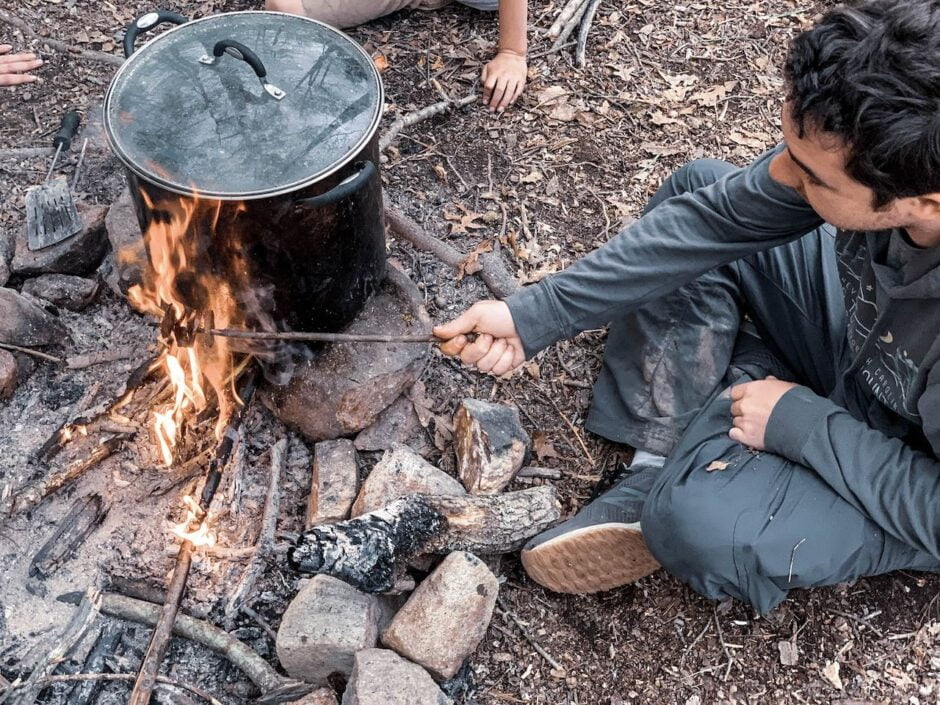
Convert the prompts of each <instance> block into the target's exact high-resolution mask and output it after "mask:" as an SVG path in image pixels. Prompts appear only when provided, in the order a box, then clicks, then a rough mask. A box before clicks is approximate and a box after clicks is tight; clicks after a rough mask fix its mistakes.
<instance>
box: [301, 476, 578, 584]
mask: <svg viewBox="0 0 940 705" xmlns="http://www.w3.org/2000/svg"><path fill="white" fill-rule="evenodd" d="M560 518H561V506H560V504H559V502H558V497H557V495H556V493H555V488H554V487H551V486H549V485H543V486H541V487H533V488H530V489H527V490H521V491H519V492H508V493H506V494H501V495H490V496H469V495H466V496H463V495H457V496H444V495H424V494H410V495H407V496H405V497H402V498H401V499H398V500H395V501H394V502H392V503H391V504H388V505H386V506H385V507H383V508H382V509H379V510H376V511H374V512H370V513H368V514H363V515H362V516H358V517H356V518H355V519H350V520H349V521H344V522H340V523H338V524H331V525H327V526H317V527H313V528H312V529H308V530H307V531H305V532H304V533H303V534H301V535H300V537H299V538H298V539H297V542H296V543H295V545H294V546H293V547H291V549H290V550H289V551H288V554H287V557H288V560H289V562H290V564H291V566H293V567H294V568H295V569H296V570H298V571H300V572H302V573H326V574H327V575H332V576H333V577H336V578H339V579H341V580H344V581H346V582H347V583H349V584H351V585H353V586H355V587H357V588H359V589H360V590H363V591H365V592H387V591H389V590H391V589H392V588H393V587H394V585H395V582H396V580H397V579H398V578H399V577H400V576H401V575H402V573H403V571H404V569H405V566H406V565H407V564H408V562H409V561H410V560H411V559H413V558H415V557H416V556H419V555H422V554H425V553H432V554H433V553H450V552H452V551H468V552H470V553H476V554H492V553H508V552H510V551H515V550H517V549H518V548H519V547H520V546H522V544H523V543H525V541H526V540H527V539H529V538H530V537H532V536H534V535H535V534H537V533H539V532H541V531H544V530H545V529H547V528H548V527H550V526H551V525H552V524H554V523H555V522H557V521H558V519H560Z"/></svg>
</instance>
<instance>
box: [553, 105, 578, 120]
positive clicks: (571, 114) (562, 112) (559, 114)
mask: <svg viewBox="0 0 940 705" xmlns="http://www.w3.org/2000/svg"><path fill="white" fill-rule="evenodd" d="M577 114H578V109H577V108H576V107H574V106H573V105H571V104H570V103H560V104H559V105H557V106H555V108H554V109H553V110H552V111H551V112H550V113H549V114H548V116H549V117H550V118H552V119H553V120H560V121H561V122H571V121H572V120H574V118H575V116H576V115H577Z"/></svg>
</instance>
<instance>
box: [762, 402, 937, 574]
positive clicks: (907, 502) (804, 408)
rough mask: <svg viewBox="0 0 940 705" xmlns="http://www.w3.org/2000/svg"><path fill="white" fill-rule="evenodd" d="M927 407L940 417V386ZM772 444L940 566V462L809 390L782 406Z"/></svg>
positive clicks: (769, 434) (772, 427)
mask: <svg viewBox="0 0 940 705" xmlns="http://www.w3.org/2000/svg"><path fill="white" fill-rule="evenodd" d="M919 406H920V407H921V413H923V412H924V411H926V410H927V409H933V411H934V413H935V414H936V413H937V412H940V385H935V386H932V387H928V389H927V391H926V392H925V393H924V394H923V395H922V396H921V399H920V402H919ZM924 418H926V417H924ZM925 431H927V433H928V440H929V441H930V443H931V445H932V447H933V449H934V453H936V452H937V448H938V446H940V437H938V436H937V434H936V431H934V433H933V434H931V432H930V431H929V429H928V428H927V427H925ZM931 435H933V437H930V436H931ZM765 444H766V446H767V450H769V451H772V452H774V453H777V454H779V455H782V456H783V457H785V458H787V459H789V460H792V461H793V462H796V463H800V464H801V465H805V466H807V467H809V468H812V469H813V470H814V471H815V472H816V473H817V474H818V475H819V476H820V477H821V478H822V479H823V480H824V481H825V482H827V483H828V484H829V486H830V487H832V489H833V490H835V491H836V493H838V494H839V495H840V496H841V497H842V498H843V499H844V500H846V501H847V502H849V503H850V504H852V505H853V506H854V507H856V508H857V509H858V510H859V511H861V512H863V513H864V514H866V515H867V516H869V517H871V519H872V521H874V522H875V523H876V524H877V525H878V526H879V527H881V528H882V529H883V530H884V531H885V532H886V533H888V534H890V535H891V536H894V537H895V538H897V539H899V540H900V541H903V542H904V543H906V544H907V545H908V546H912V547H914V548H916V549H918V550H921V551H926V552H927V553H929V554H930V555H932V556H934V557H935V558H937V559H938V560H940V511H938V507H940V462H938V461H937V459H936V457H934V456H931V455H929V454H927V453H921V452H918V451H916V450H913V449H912V448H910V446H908V445H907V444H906V443H904V441H902V440H900V439H898V438H889V437H888V436H886V435H884V434H883V433H882V432H881V431H876V430H875V429H873V428H871V427H870V426H868V425H867V424H866V423H864V422H862V421H859V420H857V419H855V418H854V417H853V416H852V415H851V414H849V412H848V411H846V410H845V409H843V408H842V407H840V406H838V405H836V404H835V403H833V402H831V401H830V400H828V399H825V398H823V397H820V396H817V395H816V394H814V393H813V392H812V391H810V390H809V389H807V388H806V387H794V388H793V389H791V390H790V391H788V392H787V393H786V394H784V395H783V397H781V399H780V401H778V402H777V405H776V406H775V407H774V410H773V413H772V414H771V416H770V420H769V421H768V423H767V431H766V434H765Z"/></svg>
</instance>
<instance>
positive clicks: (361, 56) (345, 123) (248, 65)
mask: <svg viewBox="0 0 940 705" xmlns="http://www.w3.org/2000/svg"><path fill="white" fill-rule="evenodd" d="M163 22H172V23H175V24H177V25H179V26H177V27H174V28H173V29H171V30H169V31H167V32H165V33H163V34H161V35H160V36H158V37H157V38H156V39H153V40H152V41H150V42H148V43H147V44H146V45H144V46H142V47H140V49H138V50H137V51H134V43H135V40H136V39H137V37H138V35H140V34H141V33H144V32H146V31H148V30H150V29H152V28H154V27H156V26H157V25H158V24H160V23H163ZM124 51H125V54H126V55H127V57H128V59H127V61H126V62H125V63H124V65H123V66H122V67H121V68H120V69H119V70H118V72H117V74H116V75H115V77H114V80H113V81H112V82H111V85H110V87H109V88H108V92H107V95H106V97H105V102H104V120H105V129H106V131H107V135H108V139H109V141H110V143H111V147H112V148H113V149H114V152H115V153H116V154H117V156H118V157H119V158H120V160H121V161H122V162H123V163H124V165H125V166H126V167H127V170H128V173H129V177H130V182H131V191H132V193H133V194H134V197H135V199H136V200H135V204H136V207H137V215H138V219H139V220H140V224H141V227H142V228H144V230H145V231H146V229H147V228H148V226H150V224H151V222H152V221H154V220H158V221H159V219H161V218H164V219H165V218H166V217H167V213H170V212H178V209H179V206H180V205H181V204H183V205H188V206H193V205H198V206H200V208H199V209H198V212H199V213H201V214H205V213H209V214H211V215H209V216H205V217H197V218H195V219H194V220H193V221H192V222H191V223H190V226H189V228H188V232H187V233H186V237H187V238H194V239H195V242H196V245H197V247H196V248H195V251H196V252H197V255H196V256H197V259H198V262H196V263H195V265H196V271H205V270H206V268H210V269H211V270H212V271H213V272H214V273H216V274H218V275H221V276H225V275H226V273H231V274H232V275H233V276H241V275H244V274H245V269H246V268H247V269H248V272H247V274H248V279H249V280H250V281H251V282H252V286H253V287H254V288H255V292H254V293H255V295H256V300H257V294H258V293H259V292H260V295H261V298H262V299H264V300H265V302H266V303H265V307H266V308H267V309H269V310H267V311H265V313H266V314H269V315H270V316H271V317H273V319H274V320H275V322H277V324H278V325H279V327H290V328H296V329H304V330H336V329H338V328H340V327H342V326H343V325H345V324H346V323H348V322H349V321H351V320H352V319H353V318H354V317H355V315H356V313H357V312H358V311H359V309H360V308H361V306H362V304H363V303H364V302H365V300H366V299H367V298H368V297H369V296H370V295H371V294H372V293H373V292H374V291H375V290H376V287H377V286H378V284H379V283H380V282H381V280H382V278H383V277H384V273H385V236H384V223H383V215H382V192H381V181H380V178H379V174H378V170H377V168H376V165H377V164H378V156H379V155H378V146H377V144H378V142H377V135H376V133H377V130H378V124H379V119H380V117H381V112H382V101H383V91H382V83H381V79H380V77H379V74H378V71H377V70H376V68H375V66H374V64H373V62H372V60H371V58H370V57H369V55H368V54H366V52H365V51H363V50H362V48H361V47H359V46H358V45H357V44H356V43H355V42H353V41H352V40H351V39H350V38H349V37H347V36H346V35H344V34H343V33H341V32H339V31H337V30H335V29H333V28H331V27H329V26H327V25H325V24H323V23H320V22H317V21H314V20H310V19H307V18H305V17H297V16H293V15H286V14H281V13H275V12H233V13H228V14H224V15H216V16H211V17H206V18H203V19H199V20H194V21H187V20H186V18H185V17H182V16H180V15H177V14H175V13H171V12H153V13H149V14H147V15H144V16H142V17H140V18H138V19H137V20H136V21H135V22H133V23H131V25H130V26H129V27H128V31H127V35H126V38H125V42H124ZM207 204H208V205H212V206H216V207H217V209H216V208H208V209H207V208H204V207H203V206H205V205H207ZM197 279H198V278H197ZM176 288H177V294H178V295H179V297H180V298H181V299H182V300H183V301H184V302H185V303H186V305H187V307H189V308H191V309H192V310H194V311H197V312H198V311H199V310H200V309H201V308H202V307H203V305H204V304H205V300H206V296H207V294H208V293H209V292H206V291H204V290H203V289H204V287H200V285H199V283H198V281H192V280H190V281H186V280H185V278H183V280H181V281H178V282H177V284H176ZM251 314H252V312H248V315H246V318H245V321H246V324H248V325H251V324H252V323H253V322H254V323H257V320H254V321H253V320H252V315H251Z"/></svg>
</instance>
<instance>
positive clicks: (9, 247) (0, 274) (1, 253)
mask: <svg viewBox="0 0 940 705" xmlns="http://www.w3.org/2000/svg"><path fill="white" fill-rule="evenodd" d="M15 249H16V238H15V237H13V231H12V230H8V229H7V228H0V286H6V283H7V282H8V281H10V275H11V274H12V273H13V270H12V269H11V265H12V262H13V252H14V251H15Z"/></svg>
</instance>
